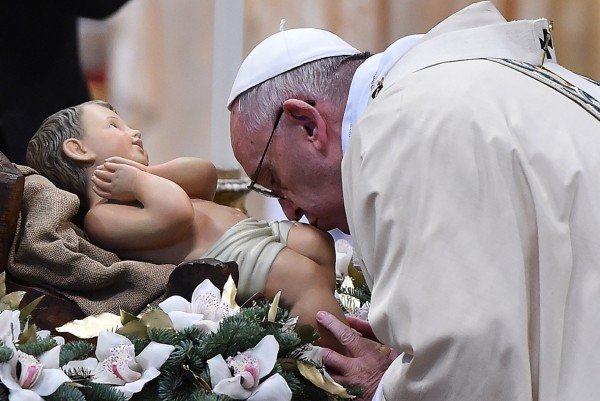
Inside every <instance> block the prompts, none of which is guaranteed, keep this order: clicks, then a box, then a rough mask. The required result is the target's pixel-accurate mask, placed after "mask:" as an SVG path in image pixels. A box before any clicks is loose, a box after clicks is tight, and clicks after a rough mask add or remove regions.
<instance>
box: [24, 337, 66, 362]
mask: <svg viewBox="0 0 600 401" xmlns="http://www.w3.org/2000/svg"><path fill="white" fill-rule="evenodd" d="M57 345H58V344H57V343H56V340H55V339H54V338H53V337H46V338H42V339H38V340H37V341H33V342H29V343H25V344H21V345H19V349H20V350H21V351H22V352H24V353H26V354H29V355H31V356H35V357H36V358H37V357H39V356H40V355H42V354H43V353H44V352H46V351H50V350H51V349H52V348H54V347H56V346H57Z"/></svg>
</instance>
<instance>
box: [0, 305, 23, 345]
mask: <svg viewBox="0 0 600 401" xmlns="http://www.w3.org/2000/svg"><path fill="white" fill-rule="evenodd" d="M19 313H20V312H19V311H18V310H10V309H7V310H4V311H2V313H0V341H2V342H3V343H4V345H6V346H8V347H12V344H14V343H15V342H16V341H17V340H18V338H19V334H21V323H20V322H19Z"/></svg>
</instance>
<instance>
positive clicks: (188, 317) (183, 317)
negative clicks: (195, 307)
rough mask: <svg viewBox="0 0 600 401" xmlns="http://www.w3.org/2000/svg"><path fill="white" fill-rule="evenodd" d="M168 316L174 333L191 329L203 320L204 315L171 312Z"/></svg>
mask: <svg viewBox="0 0 600 401" xmlns="http://www.w3.org/2000/svg"><path fill="white" fill-rule="evenodd" d="M168 314H169V319H171V322H173V329H175V330H176V331H179V330H183V329H187V328H188V327H192V326H194V325H195V324H196V323H199V322H201V321H202V320H203V319H204V315H203V314H201V313H189V312H183V311H171V312H168Z"/></svg>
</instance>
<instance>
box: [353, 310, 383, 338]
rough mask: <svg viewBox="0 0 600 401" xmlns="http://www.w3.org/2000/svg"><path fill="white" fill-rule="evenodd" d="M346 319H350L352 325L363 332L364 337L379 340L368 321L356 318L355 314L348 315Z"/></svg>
mask: <svg viewBox="0 0 600 401" xmlns="http://www.w3.org/2000/svg"><path fill="white" fill-rule="evenodd" d="M346 320H347V321H348V324H349V325H350V327H352V328H353V329H354V330H356V331H358V332H359V333H360V334H362V336H363V337H365V338H369V339H371V340H373V341H377V342H379V340H378V339H377V336H375V333H373V329H372V328H371V325H370V324H369V322H368V321H366V320H363V319H359V318H356V317H354V316H346Z"/></svg>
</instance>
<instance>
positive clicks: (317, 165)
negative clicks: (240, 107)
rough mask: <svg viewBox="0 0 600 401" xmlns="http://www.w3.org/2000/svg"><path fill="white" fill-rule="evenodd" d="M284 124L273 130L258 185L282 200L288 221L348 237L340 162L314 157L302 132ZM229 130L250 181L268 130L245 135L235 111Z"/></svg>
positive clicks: (321, 155)
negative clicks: (345, 234) (301, 219)
mask: <svg viewBox="0 0 600 401" xmlns="http://www.w3.org/2000/svg"><path fill="white" fill-rule="evenodd" d="M286 119H287V118H286V116H285V115H284V116H283V118H282V120H281V122H280V123H279V124H278V126H277V128H276V132H275V134H274V136H273V139H272V140H271V144H270V145H269V148H268V150H267V153H266V155H265V158H264V161H263V164H262V167H261V171H260V176H259V177H258V179H257V183H258V184H260V185H261V186H263V187H265V188H267V189H270V190H272V191H273V192H274V193H275V194H278V195H280V196H283V197H284V199H281V200H279V204H280V205H281V208H282V209H283V212H284V213H285V215H286V216H287V218H288V219H290V220H299V219H300V218H301V217H302V216H306V218H307V220H308V221H309V223H310V224H312V225H314V226H316V227H319V228H321V229H322V230H331V229H334V228H339V229H340V230H342V231H344V232H348V223H347V221H346V213H345V210H344V201H343V195H342V181H341V166H340V162H339V159H332V158H331V157H326V156H325V155H323V154H322V153H320V152H318V151H315V149H314V148H313V147H312V146H311V145H310V142H309V141H305V140H302V138H303V137H304V135H303V133H302V132H301V130H302V128H301V127H297V126H293V125H291V124H289V123H287V122H286ZM273 123H274V122H273ZM230 127H231V144H232V147H233V153H234V155H235V157H236V159H237V160H238V161H239V163H240V164H241V166H242V168H243V169H244V171H246V174H248V176H249V177H251V178H254V177H253V175H254V172H255V171H256V167H257V166H258V163H259V160H260V158H261V155H262V154H263V151H264V150H265V146H266V144H267V141H268V139H269V135H270V134H271V131H272V129H273V127H272V126H269V127H263V128H261V129H260V130H257V132H250V130H249V129H247V128H246V124H244V122H243V121H242V118H241V115H240V113H238V112H236V111H235V108H234V109H233V111H232V113H231V120H230Z"/></svg>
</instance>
